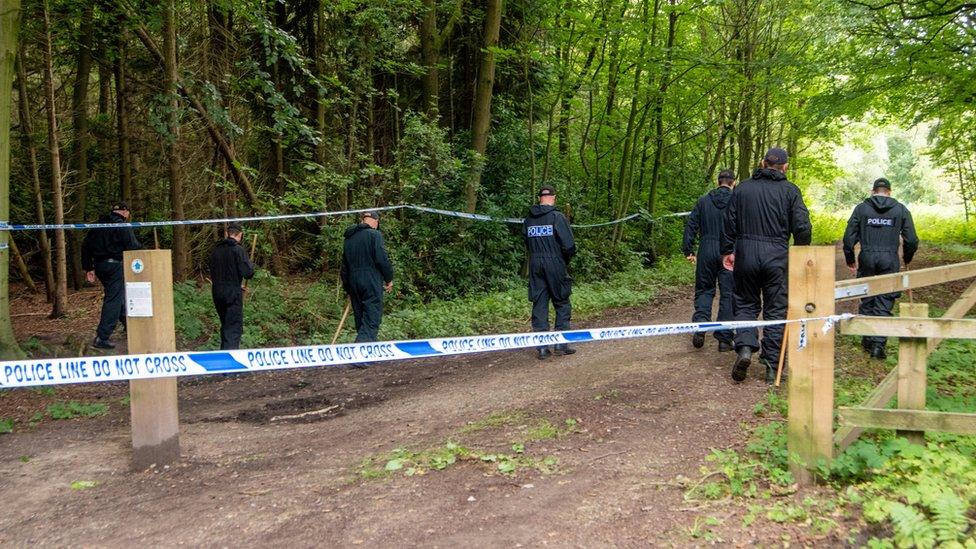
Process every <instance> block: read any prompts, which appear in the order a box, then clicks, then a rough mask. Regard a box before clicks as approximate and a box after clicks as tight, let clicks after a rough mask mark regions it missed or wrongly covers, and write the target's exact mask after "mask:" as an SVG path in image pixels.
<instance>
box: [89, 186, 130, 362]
mask: <svg viewBox="0 0 976 549" xmlns="http://www.w3.org/2000/svg"><path fill="white" fill-rule="evenodd" d="M129 215H130V212H129V205H128V204H126V203H125V202H116V203H115V204H113V205H112V209H111V211H110V212H109V213H108V214H106V215H103V216H101V217H100V218H98V222H99V223H125V222H127V221H128V220H129ZM141 249H142V244H140V243H139V240H138V239H137V238H136V235H135V233H134V232H133V231H132V228H131V227H111V228H103V229H92V230H90V231H88V234H86V235H85V239H84V240H83V241H82V243H81V267H82V268H83V269H84V270H85V278H87V279H88V282H89V283H90V284H94V283H95V279H96V278H97V279H98V281H99V282H101V283H102V287H103V288H104V290H105V295H104V297H103V299H102V313H101V316H100V317H99V320H98V328H97V330H96V331H95V339H94V341H92V347H95V348H98V349H114V348H115V344H114V343H112V340H111V337H112V333H113V332H115V326H116V325H117V324H118V323H119V322H121V323H122V325H123V328H124V327H125V276H124V270H123V268H122V252H125V251H126V250H141Z"/></svg>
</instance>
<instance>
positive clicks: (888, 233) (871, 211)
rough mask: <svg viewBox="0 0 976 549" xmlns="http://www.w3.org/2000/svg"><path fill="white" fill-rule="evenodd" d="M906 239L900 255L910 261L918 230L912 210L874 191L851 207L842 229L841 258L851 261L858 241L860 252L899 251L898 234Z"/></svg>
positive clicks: (907, 262)
mask: <svg viewBox="0 0 976 549" xmlns="http://www.w3.org/2000/svg"><path fill="white" fill-rule="evenodd" d="M899 237H901V238H903V239H904V241H905V247H904V249H903V250H902V257H903V258H904V260H905V264H906V265H907V264H909V263H911V262H912V258H913V257H914V256H915V252H916V251H917V250H918V234H916V233H915V223H914V221H912V214H911V212H909V211H908V208H906V207H905V205H904V204H902V203H901V202H898V201H897V200H895V199H894V198H891V197H890V196H884V195H874V196H872V197H870V198H866V199H865V200H864V202H861V203H860V204H858V205H857V207H855V208H854V213H853V214H851V218H850V220H848V222H847V230H846V231H844V259H845V260H847V264H848V265H853V264H854V259H855V258H854V245H855V244H857V243H860V244H861V251H862V252H888V253H892V254H897V253H898V244H899V242H898V238H899Z"/></svg>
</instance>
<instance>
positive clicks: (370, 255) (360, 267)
mask: <svg viewBox="0 0 976 549" xmlns="http://www.w3.org/2000/svg"><path fill="white" fill-rule="evenodd" d="M344 236H345V242H343V245H342V267H341V269H340V270H339V276H340V277H341V278H342V287H343V288H345V290H346V293H348V292H349V291H350V289H351V286H350V282H351V281H352V279H353V278H360V277H362V276H364V275H365V276H370V273H375V274H378V275H379V276H380V277H381V278H382V279H383V282H387V283H389V282H392V281H393V265H391V264H390V257H389V255H387V253H386V245H385V244H384V242H383V234H382V233H380V232H379V231H377V230H376V229H374V228H372V227H370V226H369V225H367V224H365V223H360V224H359V225H353V226H352V227H349V228H348V229H346V232H345V235H344Z"/></svg>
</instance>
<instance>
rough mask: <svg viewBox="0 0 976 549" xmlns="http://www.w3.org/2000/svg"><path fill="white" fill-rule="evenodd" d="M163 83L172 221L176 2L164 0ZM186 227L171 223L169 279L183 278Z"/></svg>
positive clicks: (178, 206) (176, 191)
mask: <svg viewBox="0 0 976 549" xmlns="http://www.w3.org/2000/svg"><path fill="white" fill-rule="evenodd" d="M163 58H164V62H163V69H164V71H165V74H164V77H163V85H164V90H165V93H166V100H167V103H168V105H169V109H168V112H167V115H166V129H167V135H166V156H167V158H166V163H167V174H168V176H169V202H170V208H171V209H172V212H173V220H175V221H179V220H182V219H185V216H184V212H183V201H184V200H185V197H184V196H183V181H182V180H181V179H180V153H179V139H180V114H179V109H180V96H179V93H178V91H177V81H178V80H179V78H178V77H177V66H176V63H177V61H176V5H175V0H167V2H166V5H165V6H164V7H163ZM186 256H187V245H186V226H183V225H174V226H173V279H174V280H183V279H184V278H186V268H187V264H186V263H187V262H186Z"/></svg>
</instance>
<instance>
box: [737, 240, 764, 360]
mask: <svg viewBox="0 0 976 549" xmlns="http://www.w3.org/2000/svg"><path fill="white" fill-rule="evenodd" d="M754 261H755V258H753V257H751V256H750V254H741V253H737V254H736V258H735V271H733V273H732V275H733V277H734V279H735V293H734V296H735V298H734V305H733V307H734V310H735V319H736V320H737V321H751V320H756V319H757V318H759V311H760V309H761V304H760V299H761V295H762V287H761V286H760V280H759V270H758V269H757V268H756V265H754V264H753V263H751V262H754ZM742 347H749V348H750V349H752V350H753V351H757V350H758V349H759V336H758V332H757V330H756V329H755V328H741V329H738V330H736V331H735V348H736V349H740V348H742Z"/></svg>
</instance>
